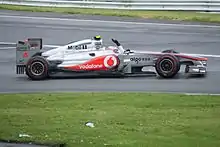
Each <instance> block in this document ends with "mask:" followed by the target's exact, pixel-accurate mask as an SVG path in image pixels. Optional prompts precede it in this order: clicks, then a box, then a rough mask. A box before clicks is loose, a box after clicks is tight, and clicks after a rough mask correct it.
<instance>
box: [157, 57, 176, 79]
mask: <svg viewBox="0 0 220 147" xmlns="http://www.w3.org/2000/svg"><path fill="white" fill-rule="evenodd" d="M155 69H156V71H157V73H158V75H159V76H161V77H162V78H173V77H174V76H175V75H176V74H177V73H178V72H179V70H180V62H179V60H178V59H177V57H176V56H174V55H171V54H165V55H162V56H160V57H159V58H158V59H157V61H156V63H155Z"/></svg>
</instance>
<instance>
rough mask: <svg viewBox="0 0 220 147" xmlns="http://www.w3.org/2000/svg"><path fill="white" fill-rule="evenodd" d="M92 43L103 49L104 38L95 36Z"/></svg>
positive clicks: (96, 47) (98, 48)
mask: <svg viewBox="0 0 220 147" xmlns="http://www.w3.org/2000/svg"><path fill="white" fill-rule="evenodd" d="M92 45H93V46H94V47H95V49H96V50H100V49H103V44H102V38H101V36H99V35H98V36H94V37H93V39H92Z"/></svg>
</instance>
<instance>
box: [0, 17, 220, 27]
mask: <svg viewBox="0 0 220 147" xmlns="http://www.w3.org/2000/svg"><path fill="white" fill-rule="evenodd" d="M0 18H19V19H35V20H60V21H78V22H96V23H114V24H133V25H158V26H173V27H174V26H176V27H200V28H201V27H202V28H204V27H208V28H220V26H218V25H190V24H188V25H187V24H171V23H170V24H169V23H147V22H128V21H107V20H89V19H88V20H83V19H69V18H55V17H33V16H16V15H1V14H0Z"/></svg>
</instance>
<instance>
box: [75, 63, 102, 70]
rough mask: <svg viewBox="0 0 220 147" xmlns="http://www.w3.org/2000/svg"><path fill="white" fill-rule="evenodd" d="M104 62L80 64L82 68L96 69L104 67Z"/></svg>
mask: <svg viewBox="0 0 220 147" xmlns="http://www.w3.org/2000/svg"><path fill="white" fill-rule="evenodd" d="M102 67H103V65H102V64H86V65H79V68H80V69H96V68H102Z"/></svg>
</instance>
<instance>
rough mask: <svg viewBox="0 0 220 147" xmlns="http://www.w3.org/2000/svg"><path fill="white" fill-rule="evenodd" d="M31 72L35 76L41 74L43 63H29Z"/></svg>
mask: <svg viewBox="0 0 220 147" xmlns="http://www.w3.org/2000/svg"><path fill="white" fill-rule="evenodd" d="M31 73H32V74H33V75H35V76H39V75H42V74H43V73H44V65H43V63H41V62H34V63H33V64H32V65H31Z"/></svg>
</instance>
